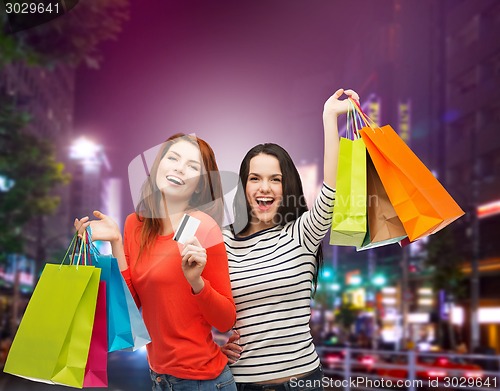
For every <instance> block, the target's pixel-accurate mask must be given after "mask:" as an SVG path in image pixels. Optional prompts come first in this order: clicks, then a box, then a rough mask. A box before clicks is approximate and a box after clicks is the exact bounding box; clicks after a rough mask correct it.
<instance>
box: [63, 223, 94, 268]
mask: <svg viewBox="0 0 500 391" xmlns="http://www.w3.org/2000/svg"><path fill="white" fill-rule="evenodd" d="M79 241H80V240H79V238H78V231H75V233H74V235H73V238H72V239H71V242H70V244H69V246H68V249H67V250H66V254H64V257H63V258H62V261H61V264H60V265H59V269H61V267H62V266H63V265H64V262H65V261H66V258H68V260H69V265H70V266H71V265H74V266H76V269H77V270H78V265H79V264H80V260H81V259H82V252H83V257H84V258H83V264H84V265H85V266H87V259H88V257H90V255H88V256H87V250H86V248H85V247H86V246H85V243H86V241H87V233H86V232H84V233H83V234H82V239H81V241H82V242H83V245H80V246H78V243H79ZM77 247H79V248H80V250H79V252H78V255H77V254H76V251H77V250H76V249H77ZM70 251H71V252H72V254H71V256H68V255H69V253H70ZM75 257H76V258H77V259H78V262H77V263H76V264H75Z"/></svg>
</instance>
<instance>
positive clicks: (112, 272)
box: [91, 249, 134, 352]
mask: <svg viewBox="0 0 500 391" xmlns="http://www.w3.org/2000/svg"><path fill="white" fill-rule="evenodd" d="M91 259H92V264H93V265H94V266H95V267H98V268H100V269H101V280H102V281H105V282H106V310H107V319H108V352H114V351H115V350H122V349H128V348H133V347H134V337H133V334H132V326H131V324H130V316H129V310H128V306H127V299H126V296H125V292H127V293H129V294H130V292H129V291H128V288H127V289H126V290H125V289H124V287H123V283H122V282H123V277H122V275H121V273H120V269H119V268H118V262H117V260H116V258H114V257H113V256H111V255H103V254H99V253H98V252H97V251H95V250H94V249H93V250H92V252H91Z"/></svg>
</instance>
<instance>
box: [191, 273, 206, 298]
mask: <svg viewBox="0 0 500 391" xmlns="http://www.w3.org/2000/svg"><path fill="white" fill-rule="evenodd" d="M189 285H191V289H192V291H193V293H194V294H195V295H197V294H198V293H200V292H201V291H202V290H203V288H204V287H205V281H203V278H201V277H199V278H197V279H196V280H195V281H189Z"/></svg>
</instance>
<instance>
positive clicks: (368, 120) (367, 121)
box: [349, 98, 379, 130]
mask: <svg viewBox="0 0 500 391" xmlns="http://www.w3.org/2000/svg"><path fill="white" fill-rule="evenodd" d="M349 101H350V102H351V104H352V105H353V107H354V109H355V110H356V113H357V116H358V118H359V119H360V121H362V122H363V123H364V125H365V126H367V127H369V128H371V129H373V130H375V129H378V128H379V126H378V125H377V124H376V123H375V121H373V120H372V119H371V118H370V117H368V115H366V113H365V112H364V111H363V109H362V108H361V106H360V105H359V104H358V102H356V101H355V100H353V99H351V98H349Z"/></svg>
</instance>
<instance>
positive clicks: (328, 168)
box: [323, 88, 359, 189]
mask: <svg viewBox="0 0 500 391" xmlns="http://www.w3.org/2000/svg"><path fill="white" fill-rule="evenodd" d="M342 94H346V95H347V96H348V97H350V98H352V99H354V100H355V101H357V102H358V103H359V96H358V94H357V93H356V92H355V91H353V90H344V89H343V88H340V89H338V90H337V91H335V93H334V94H333V95H332V96H331V97H330V98H328V100H327V101H326V102H325V105H324V108H323V127H324V132H325V152H324V162H323V164H324V171H323V172H324V182H325V183H326V184H327V185H328V186H329V187H331V188H333V189H335V187H336V185H337V165H338V156H339V130H338V123H337V119H338V117H339V115H341V114H344V113H347V111H348V110H349V109H350V105H349V102H348V100H347V99H344V100H339V98H340V97H341V96H342Z"/></svg>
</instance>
